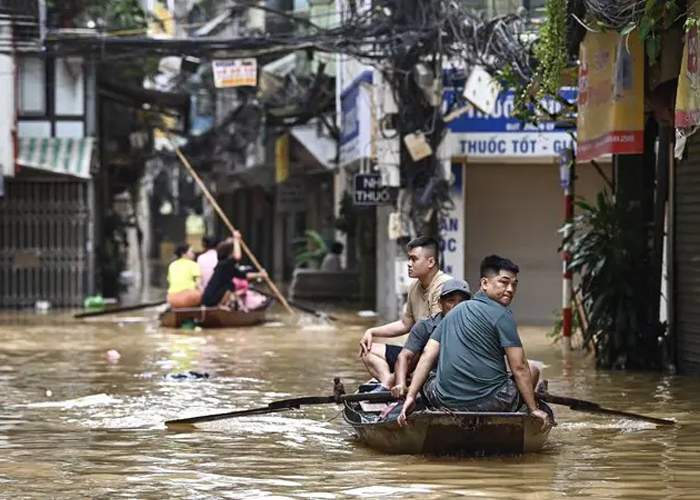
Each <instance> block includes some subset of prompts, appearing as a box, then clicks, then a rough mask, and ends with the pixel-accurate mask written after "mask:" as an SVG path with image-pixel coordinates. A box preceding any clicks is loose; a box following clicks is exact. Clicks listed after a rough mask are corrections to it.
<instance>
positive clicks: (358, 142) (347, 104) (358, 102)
mask: <svg viewBox="0 0 700 500" xmlns="http://www.w3.org/2000/svg"><path fill="white" fill-rule="evenodd" d="M363 83H369V84H371V83H372V71H370V70H367V71H364V72H362V73H361V74H360V75H359V76H358V77H357V78H355V80H353V82H352V83H351V84H350V85H349V86H348V87H347V88H346V89H344V90H343V92H342V94H341V95H340V116H341V124H340V164H341V166H343V165H347V164H348V163H352V162H353V161H356V160H359V159H360V158H363V157H367V156H369V155H370V144H371V135H370V134H371V126H372V121H371V115H370V113H371V108H370V99H371V94H370V92H369V90H367V89H366V88H365V86H363V85H362V84H363Z"/></svg>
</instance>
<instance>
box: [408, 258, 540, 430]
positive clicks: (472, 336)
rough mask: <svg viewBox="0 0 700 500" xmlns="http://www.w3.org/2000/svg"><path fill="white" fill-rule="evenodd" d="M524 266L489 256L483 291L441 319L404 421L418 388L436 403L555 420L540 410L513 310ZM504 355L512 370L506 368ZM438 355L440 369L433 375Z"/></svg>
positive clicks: (415, 376) (483, 266)
mask: <svg viewBox="0 0 700 500" xmlns="http://www.w3.org/2000/svg"><path fill="white" fill-rule="evenodd" d="M519 272H520V269H519V267H518V266H517V265H516V264H515V263H513V262H512V261H510V260H508V259H505V258H503V257H499V256H497V255H490V256H488V257H486V258H485V259H484V260H483V261H482V263H481V281H480V285H481V286H480V291H479V293H477V294H476V295H474V297H473V298H472V299H471V300H469V301H466V302H463V303H462V304H459V305H458V306H457V307H455V308H454V309H453V310H452V312H451V313H450V314H449V315H447V316H446V317H445V319H444V320H443V321H442V322H440V325H438V327H437V328H436V329H435V331H434V332H433V335H432V336H431V338H430V340H429V341H428V343H427V344H426V346H425V349H424V351H423V355H422V356H421V358H420V361H419V362H418V366H417V367H416V370H415V372H414V374H413V380H412V381H411V386H410V387H409V389H408V394H407V395H406V400H405V402H404V405H403V408H402V410H401V415H400V416H399V419H398V423H399V425H405V424H406V419H407V416H408V415H409V414H410V413H411V412H412V411H413V409H414V408H415V401H416V397H417V396H418V391H419V390H421V387H422V393H423V396H424V397H425V399H426V402H427V403H428V405H429V406H431V407H434V408H447V409H450V410H452V411H470V412H515V411H519V410H520V408H521V407H522V406H523V405H526V407H527V410H528V411H529V413H530V415H531V416H533V417H535V418H537V419H539V420H541V421H542V427H543V429H546V428H548V427H549V426H550V425H551V423H550V421H549V416H548V415H547V413H545V412H544V411H542V410H540V409H538V407H537V402H536V400H535V389H534V384H533V380H532V374H531V371H530V365H529V363H528V361H527V357H526V356H525V351H524V350H523V346H522V342H521V341H520V336H519V335H518V328H517V325H516V323H515V319H514V318H513V313H512V312H511V311H510V309H508V306H509V305H510V303H511V301H512V300H513V297H514V296H515V292H516V291H517V287H518V273H519ZM504 352H505V357H506V358H507V360H508V364H509V365H510V369H511V371H512V378H511V377H510V376H509V374H508V370H507V368H506V363H505V359H504V357H503V353H504ZM436 360H437V363H438V365H437V373H436V374H431V373H430V371H431V369H432V367H433V364H434V363H435V361H436Z"/></svg>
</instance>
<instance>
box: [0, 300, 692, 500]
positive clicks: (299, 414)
mask: <svg viewBox="0 0 700 500" xmlns="http://www.w3.org/2000/svg"><path fill="white" fill-rule="evenodd" d="M139 314H141V315H140V316H139V315H136V316H121V317H104V318H94V319H93V320H84V321H82V322H80V321H74V320H72V319H71V318H70V316H68V315H60V314H50V315H47V316H36V315H34V314H26V315H22V314H19V315H9V314H6V315H2V316H0V398H1V400H0V401H1V405H2V406H1V408H0V498H8V499H9V498H12V499H35V498H70V499H80V498H89V499H119V498H125V499H127V498H128V499H161V498H162V499H166V498H167V499H215V498H216V499H218V498H235V499H249V498H267V499H273V498H274V499H282V498H286V499H357V498H372V499H374V498H402V499H409V498H416V499H423V500H424V499H433V498H463V497H464V498H481V499H483V498H487V499H491V498H493V499H508V498H513V499H518V500H523V499H525V500H530V499H531V500H535V499H538V500H539V499H560V498H568V499H574V498H596V499H603V498H620V499H622V498H624V499H635V500H639V499H646V498H649V499H655V500H662V499H674V500H679V499H690V498H694V499H695V498H700V489H698V485H699V484H700V481H699V480H698V477H700V473H699V472H698V468H699V467H700V417H699V414H698V410H699V409H700V383H698V381H697V380H693V379H689V378H683V377H678V376H677V377H664V376H660V375H655V374H624V373H607V372H596V371H595V370H594V369H593V368H592V367H591V363H590V361H587V360H583V359H576V358H575V359H574V360H573V361H572V363H570V365H569V366H565V365H564V364H562V361H561V356H560V355H559V348H558V347H556V346H552V345H550V344H549V343H548V341H547V339H546V337H545V334H544V333H543V331H542V330H528V329H522V335H523V340H524V342H525V345H526V349H527V352H528V354H529V356H530V357H531V358H534V359H539V360H542V361H544V362H545V363H546V364H547V365H549V366H548V368H547V369H546V371H545V374H546V376H547V378H548V379H549V380H550V391H551V392H552V393H558V394H564V395H570V396H573V397H578V398H581V399H588V400H594V401H597V402H599V403H600V404H601V405H604V406H611V407H615V408H620V409H626V410H629V411H634V412H637V413H647V414H650V415H656V416H668V417H673V418H676V419H677V420H678V421H679V422H680V425H678V426H676V427H674V428H662V427H656V426H654V425H650V424H645V423H640V422H634V421H630V420H624V419H619V418H608V417H604V416H595V415H589V414H585V413H577V412H572V411H570V410H568V409H566V408H561V407H554V409H555V412H556V418H557V421H558V422H559V426H558V427H556V428H555V429H554V430H553V431H552V433H551V435H550V438H549V441H548V443H547V445H546V447H545V449H544V450H543V452H542V453H539V454H535V455H528V456H523V457H509V458H478V459H434V458H424V457H415V456H386V455H382V454H379V453H376V452H373V451H371V450H369V449H367V448H364V447H362V446H361V445H359V444H358V443H357V442H356V441H354V439H353V433H352V431H351V430H350V429H349V428H348V427H347V426H346V425H345V424H344V422H343V420H342V417H340V415H339V408H338V407H336V406H332V405H330V406H324V407H313V408H307V409H302V410H298V411H294V412H289V413H281V414H275V415H270V416H260V417H253V418H246V419H238V420H230V421H227V422H226V423H221V424H220V425H219V426H215V428H213V429H198V430H193V431H187V432H174V431H169V430H166V429H165V427H164V426H163V421H164V420H166V419H169V418H177V417H182V416H191V415H196V414H200V413H201V414H206V413H211V412H214V413H215V412H219V411H225V410H229V409H245V408H250V407H255V406H261V405H264V404H267V403H268V402H269V401H271V400H273V399H279V398H285V397H291V396H299V395H313V394H328V393H330V392H331V391H332V385H333V384H332V379H333V377H334V376H336V375H337V376H340V377H341V378H342V379H343V381H344V383H345V387H346V389H348V390H350V389H351V388H352V386H353V385H354V384H355V383H357V382H360V381H362V380H364V379H365V378H366V374H365V373H364V371H363V369H362V367H361V366H360V364H359V362H358V361H357V341H358V339H359V337H360V335H361V334H362V331H363V329H364V328H365V327H366V326H367V322H366V321H365V322H364V323H363V320H359V319H357V316H355V315H354V314H350V313H348V314H346V315H344V316H343V317H342V321H341V322H340V323H339V324H335V325H322V324H316V323H313V322H311V321H309V322H304V324H303V325H302V326H299V325H293V326H289V325H284V324H282V323H281V322H282V321H284V320H285V318H284V316H283V315H282V314H279V315H277V316H275V317H273V318H272V320H273V322H272V323H268V324H266V325H264V326H260V327H257V328H250V329H241V330H220V331H211V330H210V331H202V332H186V333H182V332H178V331H173V330H165V329H162V328H160V327H159V326H158V324H157V322H156V321H155V317H154V316H153V314H154V313H153V312H146V313H139ZM110 349H116V350H117V351H119V353H120V354H121V358H120V359H119V360H118V361H116V362H114V361H112V362H110V361H109V360H107V359H106V357H105V353H106V352H107V351H108V350H110ZM187 370H194V371H198V372H207V373H209V374H210V378H209V379H206V380H169V379H167V378H165V377H164V375H166V374H168V373H178V372H184V371H187ZM88 396H89V397H88ZM79 398H80V399H79ZM71 400H72V401H71Z"/></svg>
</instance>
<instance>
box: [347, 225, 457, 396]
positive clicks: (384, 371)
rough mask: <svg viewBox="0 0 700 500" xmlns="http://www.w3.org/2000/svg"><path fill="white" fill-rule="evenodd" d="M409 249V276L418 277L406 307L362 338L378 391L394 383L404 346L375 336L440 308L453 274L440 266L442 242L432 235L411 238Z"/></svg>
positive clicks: (401, 331)
mask: <svg viewBox="0 0 700 500" xmlns="http://www.w3.org/2000/svg"><path fill="white" fill-rule="evenodd" d="M406 248H407V250H408V276H409V277H410V278H416V281H415V282H414V283H412V284H411V287H410V288H409V290H408V301H407V303H406V309H405V312H404V314H403V316H402V317H401V319H400V320H398V321H393V322H391V323H388V324H386V325H382V326H378V327H374V328H369V329H368V330H367V331H365V334H364V335H363V336H362V339H361V340H360V358H361V359H362V362H363V363H364V364H365V366H366V367H367V371H368V372H369V373H370V375H372V376H373V377H374V378H376V379H377V380H379V383H380V385H379V387H377V389H376V390H378V391H389V390H390V388H391V387H393V385H394V375H393V373H392V372H393V371H394V365H395V363H396V358H397V357H398V355H399V353H400V352H401V347H400V346H394V345H385V344H380V343H374V342H373V341H374V339H375V338H382V339H388V338H395V337H400V336H401V335H405V334H407V333H408V332H409V331H410V330H411V328H413V325H415V324H416V322H417V321H420V320H422V319H427V318H429V317H430V316H432V315H434V314H437V313H439V312H440V300H439V299H440V292H441V291H442V286H443V284H444V283H445V282H446V281H447V280H449V279H450V276H448V275H447V274H445V273H443V272H442V271H440V269H439V267H438V242H437V240H436V239H435V238H431V237H429V236H420V237H418V238H414V239H413V240H411V241H410V242H409V243H408V245H407V246H406Z"/></svg>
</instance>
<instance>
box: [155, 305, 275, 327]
mask: <svg viewBox="0 0 700 500" xmlns="http://www.w3.org/2000/svg"><path fill="white" fill-rule="evenodd" d="M271 304H272V301H271V300H268V301H266V302H265V303H264V304H263V305H262V306H260V307H258V308H257V309H251V310H249V311H241V310H231V311H226V310H224V309H220V308H218V307H193V308H191V309H170V310H167V311H165V312H163V313H162V314H161V315H160V317H159V319H160V324H161V325H162V326H165V327H167V328H180V327H181V326H182V325H183V324H184V323H186V322H188V321H189V322H193V323H194V324H196V325H198V326H201V327H202V328H235V327H240V326H254V325H258V324H260V323H263V322H264V321H265V314H266V312H267V309H268V308H269V307H270V305H271Z"/></svg>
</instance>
